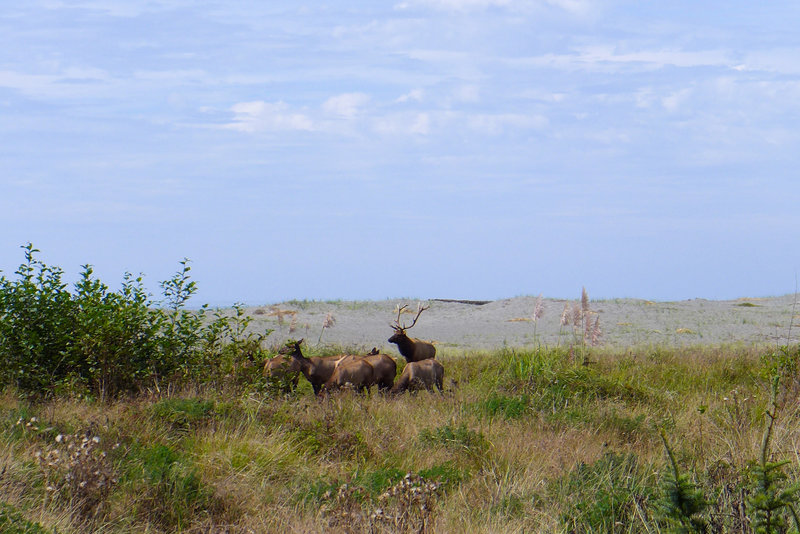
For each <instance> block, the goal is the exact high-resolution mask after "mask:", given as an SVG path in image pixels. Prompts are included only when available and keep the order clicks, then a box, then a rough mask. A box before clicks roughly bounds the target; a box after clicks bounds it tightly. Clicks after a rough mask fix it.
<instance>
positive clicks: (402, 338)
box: [389, 303, 436, 362]
mask: <svg viewBox="0 0 800 534" xmlns="http://www.w3.org/2000/svg"><path fill="white" fill-rule="evenodd" d="M405 308H406V305H403V306H400V307H398V308H397V320H396V321H395V322H394V324H393V325H391V327H392V328H393V329H394V335H392V337H390V338H389V343H394V344H395V345H397V349H398V350H399V351H400V354H402V355H403V357H404V358H405V359H406V361H408V362H418V361H422V360H428V359H432V358H435V357H436V347H434V346H433V343H429V342H427V341H422V340H419V339H415V338H411V337H408V336H407V335H406V330H408V329H409V328H413V327H414V325H415V324H417V319H419V316H420V315H421V314H422V312H424V311H425V310H427V309H428V308H430V306H425V307H423V306H422V303H420V305H419V306H418V307H417V316H416V317H414V321H413V322H412V323H411V325H410V326H406V325H405V324H403V325H402V326H401V325H400V314H401V313H403V310H404V309H405Z"/></svg>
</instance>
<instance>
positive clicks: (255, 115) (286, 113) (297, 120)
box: [225, 100, 314, 133]
mask: <svg viewBox="0 0 800 534" xmlns="http://www.w3.org/2000/svg"><path fill="white" fill-rule="evenodd" d="M231 111H232V112H233V113H234V119H233V122H231V123H229V124H226V125H225V128H228V129H231V130H238V131H241V132H248V133H252V132H258V131H281V130H300V131H311V130H314V123H313V121H312V120H311V119H310V118H309V117H308V116H307V115H304V114H302V113H293V112H291V111H290V110H289V106H288V105H287V104H286V103H285V102H264V101H263V100H259V101H255V102H239V103H238V104H234V105H233V106H231Z"/></svg>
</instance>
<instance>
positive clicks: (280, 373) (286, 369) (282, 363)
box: [264, 354, 303, 393]
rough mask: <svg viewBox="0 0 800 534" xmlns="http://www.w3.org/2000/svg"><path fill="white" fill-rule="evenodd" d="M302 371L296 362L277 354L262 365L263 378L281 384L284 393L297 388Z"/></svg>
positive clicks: (289, 357)
mask: <svg viewBox="0 0 800 534" xmlns="http://www.w3.org/2000/svg"><path fill="white" fill-rule="evenodd" d="M302 371H303V370H302V368H301V366H300V363H299V362H298V361H297V360H295V359H294V358H292V357H291V356H286V355H284V354H278V355H277V356H275V357H274V358H270V359H269V360H267V363H265V364H264V378H266V379H268V380H274V381H276V382H279V383H281V384H282V385H283V388H282V389H283V391H284V392H286V393H288V392H290V391H292V390H294V389H295V388H296V387H297V382H298V381H299V380H300V373H301V372H302Z"/></svg>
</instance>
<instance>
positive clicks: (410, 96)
mask: <svg viewBox="0 0 800 534" xmlns="http://www.w3.org/2000/svg"><path fill="white" fill-rule="evenodd" d="M422 96H423V92H422V89H414V90H412V91H409V92H408V93H406V94H404V95H402V96H400V97H399V98H398V99H397V100H395V102H396V103H398V104H402V103H403V102H410V101H412V100H413V101H416V102H421V101H422Z"/></svg>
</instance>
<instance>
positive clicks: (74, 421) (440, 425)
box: [0, 246, 800, 533]
mask: <svg viewBox="0 0 800 534" xmlns="http://www.w3.org/2000/svg"><path fill="white" fill-rule="evenodd" d="M181 265H182V268H181V270H180V271H179V272H178V273H177V274H176V275H175V277H173V278H171V279H170V280H167V281H165V282H164V283H163V285H162V287H163V289H164V293H165V298H164V300H163V301H162V302H159V303H154V302H152V301H151V300H150V299H149V297H148V296H147V295H145V294H144V292H143V291H142V290H141V286H140V285H137V283H136V280H135V279H133V278H128V279H127V280H128V284H127V285H124V286H123V288H122V289H121V290H119V291H112V290H110V289H109V288H107V287H105V286H104V285H103V284H102V283H101V282H99V281H98V280H95V279H93V278H92V275H91V269H90V268H89V267H88V266H87V268H86V269H85V272H84V276H83V277H82V278H81V280H82V281H81V282H79V283H78V284H76V286H75V287H73V288H68V287H67V286H66V284H64V283H62V282H61V274H62V273H61V271H60V270H59V269H57V268H53V267H48V266H46V265H44V264H42V263H41V262H39V261H38V260H37V259H36V251H35V249H33V247H32V246H30V247H29V248H28V249H27V250H26V261H25V263H23V265H21V266H20V269H19V271H18V273H16V275H17V276H16V277H12V278H3V279H2V280H0V306H2V307H0V310H2V311H0V313H2V316H0V317H2V322H1V323H0V357H2V358H3V361H4V362H5V365H4V367H3V369H2V371H0V379H1V380H2V381H1V382H0V386H1V387H2V393H0V444H1V445H0V531H2V532H24V533H42V532H48V533H50V532H59V533H70V532H109V533H111V532H131V533H133V532H152V533H156V532H198V533H199V532H208V533H212V532H219V533H222V532H230V533H238V532H241V533H245V532H255V533H261V532H298V533H300V532H354V533H361V532H375V533H378V532H386V533H389V532H427V533H449V532H486V533H496V532H564V533H568V532H576V533H577V532H615V533H634V532H637V533H638V532H642V533H644V532H650V533H654V532H789V531H792V530H796V529H797V528H798V523H800V521H798V519H797V514H796V512H795V510H796V508H797V504H798V496H797V491H798V486H797V483H798V481H799V480H800V458H798V451H799V450H800V443H798V440H800V425H798V421H800V412H799V411H798V396H800V381H798V376H800V375H798V371H800V369H798V365H800V350H798V347H797V345H794V344H786V345H777V344H752V343H728V344H714V345H694V346H668V345H652V344H649V345H636V346H625V347H618V346H614V347H604V346H603V345H602V344H593V343H592V342H591V341H592V339H591V334H592V330H591V328H584V327H583V326H584V325H582V326H581V328H579V329H577V330H576V332H573V333H571V334H570V335H568V336H566V337H565V338H564V343H561V344H559V345H558V346H554V345H549V344H543V343H536V342H535V338H534V342H533V343H531V344H530V345H527V346H518V347H511V346H505V347H498V348H494V349H484V350H463V349H455V348H452V347H440V348H439V350H438V352H437V359H439V360H440V361H441V362H442V363H443V365H444V366H445V370H446V375H445V388H444V391H442V392H427V391H421V392H416V393H406V394H402V395H398V396H384V395H380V394H378V393H377V392H375V391H373V392H372V393H371V394H370V395H366V396H365V395H358V394H356V393H354V392H351V391H346V390H345V391H340V392H336V393H334V394H330V395H326V396H324V397H322V398H317V397H315V396H314V395H313V392H312V390H311V387H310V385H309V384H308V382H306V381H305V380H304V379H302V378H301V380H300V383H299V386H298V387H297V389H295V390H294V391H291V392H288V393H285V392H283V391H282V389H281V387H280V386H281V384H275V383H271V382H270V381H268V380H266V379H265V378H264V377H263V375H262V367H263V363H264V362H265V361H266V359H268V358H270V357H272V356H273V355H274V354H275V350H276V349H277V348H278V346H276V345H274V344H270V343H269V340H270V335H269V332H266V331H265V332H263V333H257V332H254V331H253V330H251V329H248V326H249V324H250V319H251V318H250V316H249V315H248V314H247V313H246V311H245V310H244V309H243V308H242V307H235V308H234V309H233V310H230V311H226V312H225V313H219V312H211V311H209V310H187V309H186V308H185V303H186V302H187V301H188V298H189V297H190V296H191V294H192V292H193V289H194V286H193V285H192V282H191V279H190V276H189V268H188V265H187V264H185V263H182V264H181ZM586 322H587V323H589V321H586ZM594 322H595V321H592V324H594ZM529 326H530V327H531V328H533V326H534V325H533V324H531V325H529ZM321 339H323V336H322V334H320V340H321ZM313 341H316V339H315V340H312V342H311V343H309V344H307V345H306V346H305V347H304V352H305V353H306V355H307V356H314V355H326V354H334V353H340V352H348V351H352V350H356V349H357V350H361V348H360V347H348V346H339V345H329V344H326V343H324V342H320V343H314V342H313ZM393 355H394V356H395V357H396V359H397V361H398V368H399V369H398V374H399V373H400V372H401V370H402V367H403V360H402V358H400V357H399V356H398V355H397V354H393Z"/></svg>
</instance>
